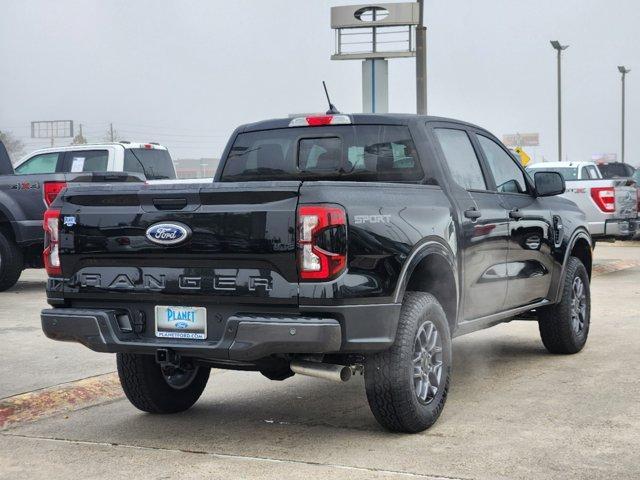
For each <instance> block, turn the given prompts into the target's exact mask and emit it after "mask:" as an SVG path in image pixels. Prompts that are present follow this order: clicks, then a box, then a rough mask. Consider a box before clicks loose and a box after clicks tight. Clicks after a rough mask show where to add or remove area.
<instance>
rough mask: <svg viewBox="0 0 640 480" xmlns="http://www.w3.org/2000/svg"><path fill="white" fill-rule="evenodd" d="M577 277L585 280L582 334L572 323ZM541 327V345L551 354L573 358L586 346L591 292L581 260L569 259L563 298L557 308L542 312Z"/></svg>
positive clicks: (545, 309) (540, 316)
mask: <svg viewBox="0 0 640 480" xmlns="http://www.w3.org/2000/svg"><path fill="white" fill-rule="evenodd" d="M576 277H580V279H581V280H582V283H583V285H584V289H585V296H586V304H587V312H586V317H585V321H584V328H583V330H582V331H581V332H577V331H576V330H575V329H574V328H573V325H572V322H571V301H572V298H571V297H572V293H573V281H574V279H575V278H576ZM538 324H539V330H540V336H541V338H542V343H543V344H544V346H545V347H546V348H547V350H548V351H549V352H551V353H559V354H574V353H577V352H579V351H580V350H582V348H583V347H584V345H585V344H586V342H587V338H588V336H589V330H590V326H591V289H590V284H589V275H588V273H587V269H586V268H585V266H584V265H583V263H582V262H581V261H580V260H579V259H578V258H576V257H569V260H568V261H567V268H566V273H565V277H564V280H563V284H562V298H561V299H560V301H559V302H558V303H557V304H555V305H553V306H550V307H546V308H544V309H542V310H541V311H540V314H539V318H538Z"/></svg>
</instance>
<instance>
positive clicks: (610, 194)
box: [591, 187, 616, 212]
mask: <svg viewBox="0 0 640 480" xmlns="http://www.w3.org/2000/svg"><path fill="white" fill-rule="evenodd" d="M591 198H593V201H594V202H596V205H597V206H598V208H599V209H600V210H602V211H603V212H615V211H616V192H615V190H614V188H613V187H593V188H592V189H591Z"/></svg>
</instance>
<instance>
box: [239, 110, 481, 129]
mask: <svg viewBox="0 0 640 480" xmlns="http://www.w3.org/2000/svg"><path fill="white" fill-rule="evenodd" d="M310 115H311V116H313V115H319V116H324V115H326V114H325V113H313V114H309V113H300V114H294V115H291V116H289V117H286V118H273V119H269V120H261V121H259V122H254V123H248V124H245V125H242V126H240V127H239V131H240V132H253V131H258V130H272V129H276V128H287V127H289V123H291V120H293V119H294V118H297V117H307V116H310ZM335 115H346V116H348V117H349V118H350V119H351V122H352V124H353V125H367V124H383V125H406V124H408V123H412V122H414V121H418V120H424V121H428V122H449V123H457V124H460V125H466V126H469V127H473V128H477V129H479V130H483V131H486V132H488V131H487V130H486V129H484V128H482V127H479V126H478V125H474V124H472V123H469V122H464V121H462V120H456V119H453V118H445V117H436V116H431V115H416V114H412V113H339V114H338V113H336V114H335ZM488 133H489V132H488Z"/></svg>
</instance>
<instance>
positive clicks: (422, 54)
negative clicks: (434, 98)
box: [416, 0, 427, 115]
mask: <svg viewBox="0 0 640 480" xmlns="http://www.w3.org/2000/svg"><path fill="white" fill-rule="evenodd" d="M418 8H419V9H420V13H419V20H418V25H417V26H416V103H417V105H416V113H417V114H418V115H426V114H427V27H425V26H424V0H418Z"/></svg>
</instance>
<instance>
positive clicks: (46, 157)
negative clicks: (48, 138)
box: [16, 153, 60, 173]
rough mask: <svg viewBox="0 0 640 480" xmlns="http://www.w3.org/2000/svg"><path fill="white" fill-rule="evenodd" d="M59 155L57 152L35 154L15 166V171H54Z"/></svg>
mask: <svg viewBox="0 0 640 480" xmlns="http://www.w3.org/2000/svg"><path fill="white" fill-rule="evenodd" d="M59 156H60V154H59V153H43V154H41V155H36V156H35V157H31V158H30V159H29V160H27V161H26V162H24V163H23V164H22V165H20V166H19V167H18V168H16V173H55V172H56V166H57V165H58V157H59Z"/></svg>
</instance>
